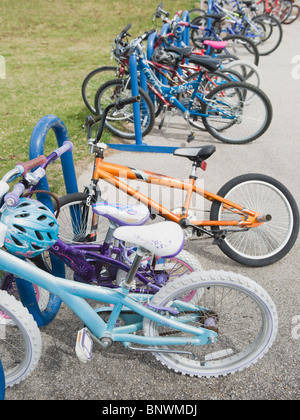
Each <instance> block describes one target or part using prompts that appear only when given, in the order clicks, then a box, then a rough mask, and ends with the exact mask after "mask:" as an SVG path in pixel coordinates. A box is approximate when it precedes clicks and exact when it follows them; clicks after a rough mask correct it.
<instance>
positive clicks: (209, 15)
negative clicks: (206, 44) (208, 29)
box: [205, 12, 226, 20]
mask: <svg viewBox="0 0 300 420" xmlns="http://www.w3.org/2000/svg"><path fill="white" fill-rule="evenodd" d="M225 16H226V13H225V12H219V13H205V17H207V18H210V19H215V20H221V19H223V18H224V17H225Z"/></svg>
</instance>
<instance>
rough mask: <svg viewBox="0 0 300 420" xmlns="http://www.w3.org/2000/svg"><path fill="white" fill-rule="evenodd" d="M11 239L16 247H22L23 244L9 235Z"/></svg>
mask: <svg viewBox="0 0 300 420" xmlns="http://www.w3.org/2000/svg"><path fill="white" fill-rule="evenodd" d="M11 239H12V240H13V241H14V243H15V244H16V245H18V246H23V244H22V243H21V242H20V241H19V240H18V239H17V238H16V237H15V236H13V235H11Z"/></svg>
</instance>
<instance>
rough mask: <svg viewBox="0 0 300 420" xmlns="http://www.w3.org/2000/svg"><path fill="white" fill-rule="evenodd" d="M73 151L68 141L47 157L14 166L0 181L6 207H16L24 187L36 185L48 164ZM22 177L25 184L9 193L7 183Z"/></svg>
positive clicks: (22, 183)
mask: <svg viewBox="0 0 300 420" xmlns="http://www.w3.org/2000/svg"><path fill="white" fill-rule="evenodd" d="M72 149H73V144H72V143H71V142H70V141H65V142H64V143H63V145H62V146H61V147H59V148H57V149H55V150H54V151H53V152H52V153H51V154H50V155H49V156H48V157H45V156H44V155H41V156H38V157H37V158H34V159H31V160H30V161H28V162H25V163H22V162H21V163H18V164H17V165H16V166H15V169H13V170H12V171H9V172H8V173H7V174H6V175H5V176H4V177H3V178H2V180H1V181H0V197H2V196H3V195H4V194H6V193H7V194H6V195H5V197H4V201H5V203H6V204H7V205H8V206H17V205H18V204H19V202H20V197H21V195H22V194H23V192H24V190H25V185H27V186H28V185H30V186H33V185H37V184H38V182H39V181H40V180H41V179H42V178H43V176H44V175H45V174H46V171H45V169H44V168H45V167H46V166H47V165H48V164H49V163H50V162H53V161H55V160H56V159H58V158H59V157H60V156H61V155H62V154H63V153H66V152H68V151H70V150H72ZM36 167H37V169H36V170H35V171H34V172H33V173H30V174H28V172H29V170H30V169H34V168H36ZM21 175H23V177H25V178H24V179H25V180H26V182H27V184H26V183H25V182H19V183H18V184H16V185H15V186H14V188H13V190H12V191H11V192H9V193H8V191H9V186H8V183H9V182H11V181H12V180H13V179H15V178H16V177H18V176H21Z"/></svg>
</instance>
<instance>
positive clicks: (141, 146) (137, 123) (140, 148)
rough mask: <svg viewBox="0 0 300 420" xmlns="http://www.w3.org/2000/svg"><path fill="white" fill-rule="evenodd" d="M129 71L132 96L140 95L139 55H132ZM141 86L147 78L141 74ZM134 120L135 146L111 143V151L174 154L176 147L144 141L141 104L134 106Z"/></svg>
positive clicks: (137, 103)
mask: <svg viewBox="0 0 300 420" xmlns="http://www.w3.org/2000/svg"><path fill="white" fill-rule="evenodd" d="M129 70H130V76H131V92H132V96H136V95H138V94H139V81H138V66H137V55H136V54H135V53H133V54H131V57H130V60H129ZM140 78H141V84H142V85H143V86H145V84H146V78H145V77H144V74H142V72H141V76H140ZM133 119H134V130H135V144H114V143H109V144H108V146H109V147H110V148H111V149H117V150H123V151H128V152H148V153H173V151H174V150H175V149H176V147H168V146H149V145H148V144H147V143H144V142H143V140H142V130H141V116H140V104H139V102H135V103H134V104H133Z"/></svg>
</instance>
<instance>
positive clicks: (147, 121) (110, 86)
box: [95, 79, 155, 140]
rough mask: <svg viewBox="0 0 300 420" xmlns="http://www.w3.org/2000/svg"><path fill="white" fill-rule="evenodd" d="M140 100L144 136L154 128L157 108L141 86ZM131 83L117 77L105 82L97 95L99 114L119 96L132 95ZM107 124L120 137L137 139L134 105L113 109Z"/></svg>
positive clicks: (96, 106)
mask: <svg viewBox="0 0 300 420" xmlns="http://www.w3.org/2000/svg"><path fill="white" fill-rule="evenodd" d="M139 95H140V97H141V101H140V118H141V131H142V136H146V135H147V134H148V133H150V131H151V130H152V128H153V126H154V122H155V109H154V105H153V102H152V101H151V99H150V97H149V95H148V94H147V93H146V92H145V91H144V90H143V89H142V88H141V87H139ZM131 96H132V94H131V86H130V83H128V84H126V83H124V81H122V80H119V79H116V80H110V81H108V82H106V83H104V84H103V85H102V86H101V87H100V88H99V89H98V91H97V93H96V97H95V109H96V111H97V114H101V113H102V111H103V110H104V109H105V108H106V107H107V106H108V105H109V104H110V103H112V102H115V101H116V99H118V98H122V99H124V98H126V97H131ZM105 126H106V127H107V128H108V130H109V131H111V132H112V133H113V134H115V135H116V136H118V137H122V138H124V139H131V140H134V139H135V123H134V113H133V105H132V104H131V105H127V106H126V107H125V108H123V109H121V110H117V109H112V110H111V112H110V113H109V114H108V116H107V119H106V122H105Z"/></svg>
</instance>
